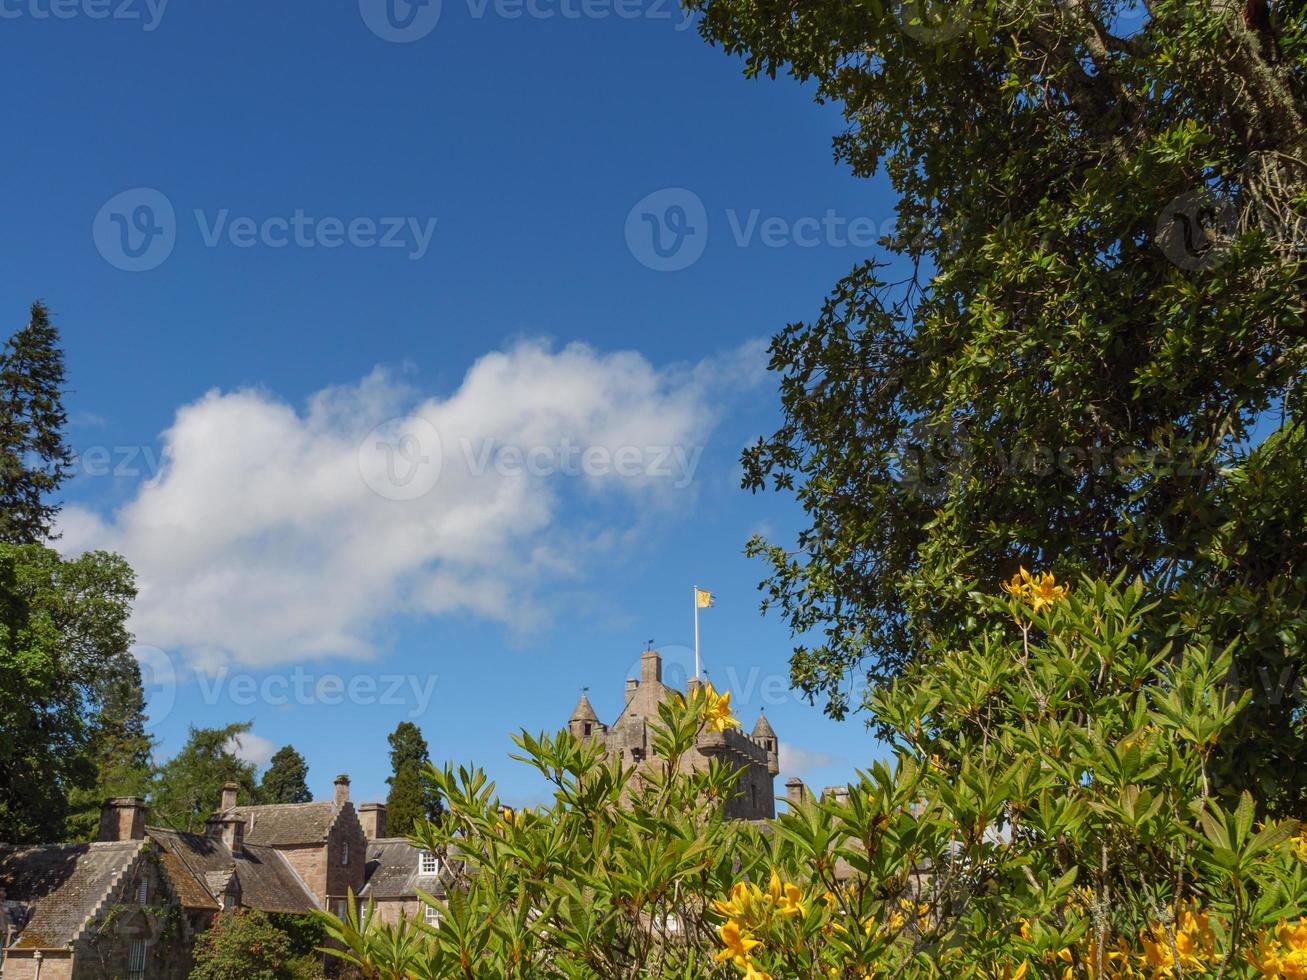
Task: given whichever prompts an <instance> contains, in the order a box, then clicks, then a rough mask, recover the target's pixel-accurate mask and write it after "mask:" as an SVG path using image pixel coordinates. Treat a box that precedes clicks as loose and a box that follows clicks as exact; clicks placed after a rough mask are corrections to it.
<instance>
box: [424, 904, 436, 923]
mask: <svg viewBox="0 0 1307 980" xmlns="http://www.w3.org/2000/svg"><path fill="white" fill-rule="evenodd" d="M422 917H423V918H424V919H426V920H427V925H429V926H432V927H434V928H439V927H440V909H438V908H436V907H435V906H433V905H426V906H423V909H422Z"/></svg>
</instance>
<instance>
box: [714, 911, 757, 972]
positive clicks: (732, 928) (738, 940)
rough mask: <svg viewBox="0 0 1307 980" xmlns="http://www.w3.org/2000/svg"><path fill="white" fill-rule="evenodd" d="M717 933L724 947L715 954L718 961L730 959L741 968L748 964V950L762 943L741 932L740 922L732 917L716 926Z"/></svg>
mask: <svg viewBox="0 0 1307 980" xmlns="http://www.w3.org/2000/svg"><path fill="white" fill-rule="evenodd" d="M717 934H718V935H719V936H721V937H722V945H724V946H725V947H726V948H725V949H723V950H722V951H721V952H719V953H718V954H717V962H718V963H721V962H723V961H725V960H730V961H731V962H732V963H734V964H735V965H736V966H738V967H741V968H743V967H747V966H750V965H751V964H750V962H749V950H751V949H754V948H755V947H757V946H761V945H762V943H760V942H758V940H756V939H753V938H751V937H750V936H749V935H747V934H746V933H745V932H743V931H742V930H741V929H740V924H739V923H738V922H736V921H735V920H734V919H732V920H730V921H729V922H726V923H724V924H723V925H722V926H721V927H720V928H718V930H717Z"/></svg>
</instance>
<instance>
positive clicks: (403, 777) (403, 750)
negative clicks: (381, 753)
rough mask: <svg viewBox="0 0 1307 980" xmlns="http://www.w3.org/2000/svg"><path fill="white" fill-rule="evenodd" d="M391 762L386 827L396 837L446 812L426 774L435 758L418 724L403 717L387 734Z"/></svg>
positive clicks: (404, 835) (436, 818) (404, 834)
mask: <svg viewBox="0 0 1307 980" xmlns="http://www.w3.org/2000/svg"><path fill="white" fill-rule="evenodd" d="M387 741H389V742H390V766H391V769H392V770H393V771H394V775H393V776H391V777H390V778H389V779H387V780H386V782H387V783H388V784H389V785H390V794H389V795H388V796H387V797H386V827H387V833H389V834H390V835H391V836H392V837H407V836H408V835H409V834H411V833H412V832H413V829H414V827H415V826H416V825H417V824H418V822H419V821H422V820H432V821H434V820H438V819H439V818H440V816H441V814H442V813H443V812H444V808H443V807H442V806H441V803H440V797H439V795H438V794H437V793H436V791H435V790H434V789H433V788H432V787H431V786H430V785H429V784H428V783H427V781H426V779H425V778H424V777H423V775H422V770H423V768H424V767H426V766H427V765H429V764H430V762H431V759H430V755H429V750H428V748H427V741H426V739H424V738H423V737H422V732H421V731H420V730H419V729H418V726H417V725H415V724H413V723H412V722H411V721H401V722H400V723H399V725H397V726H396V728H395V730H394V731H393V732H391V734H390V735H389V736H388V737H387Z"/></svg>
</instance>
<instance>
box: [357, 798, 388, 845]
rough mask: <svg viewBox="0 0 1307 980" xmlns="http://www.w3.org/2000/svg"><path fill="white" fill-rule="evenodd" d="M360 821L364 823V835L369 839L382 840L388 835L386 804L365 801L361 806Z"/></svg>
mask: <svg viewBox="0 0 1307 980" xmlns="http://www.w3.org/2000/svg"><path fill="white" fill-rule="evenodd" d="M359 823H361V824H362V825H363V836H364V837H366V838H367V839H368V840H380V839H381V838H383V837H385V836H386V804H384V803H364V804H363V805H362V806H361V807H359Z"/></svg>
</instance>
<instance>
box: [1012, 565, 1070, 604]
mask: <svg viewBox="0 0 1307 980" xmlns="http://www.w3.org/2000/svg"><path fill="white" fill-rule="evenodd" d="M1003 591H1004V592H1006V593H1007V594H1008V595H1010V596H1012V597H1013V598H1015V599H1020V600H1021V601H1022V602H1027V603H1029V604H1030V607H1031V609H1032V610H1033V611H1034V612H1036V613H1038V612H1039V611H1040V610H1041V609H1044V608H1046V607H1048V606H1052V605H1053V604H1054V603H1057V602H1061V601H1062V600H1063V599H1065V598H1066V597H1067V593H1068V592H1069V591H1070V588H1069V587H1068V586H1065V585H1058V584H1057V579H1056V578H1055V577H1054V576H1053V573H1052V572H1043V573H1042V574H1039V575H1031V574H1030V573H1029V572H1028V571H1026V570H1025V568H1024V567H1023V568H1022V569H1021V570H1020V571H1019V572H1017V574H1015V575H1013V576H1012V578H1011V579H1009V580H1008V581H1006V582H1004V583H1003Z"/></svg>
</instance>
